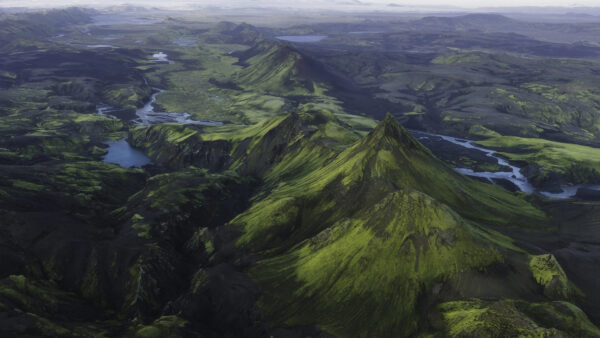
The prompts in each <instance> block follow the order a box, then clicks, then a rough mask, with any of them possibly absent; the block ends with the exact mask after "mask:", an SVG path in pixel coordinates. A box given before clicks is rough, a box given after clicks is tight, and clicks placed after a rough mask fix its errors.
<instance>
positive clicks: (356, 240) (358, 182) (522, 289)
mask: <svg viewBox="0 0 600 338" xmlns="http://www.w3.org/2000/svg"><path fill="white" fill-rule="evenodd" d="M289 161H291V158H285V157H284V158H283V160H282V163H287V162H289ZM281 181H283V183H280V184H279V186H277V187H276V188H275V189H272V190H270V191H269V195H268V196H267V197H265V198H264V199H262V200H260V201H257V202H256V203H254V204H253V205H252V206H251V207H250V208H249V209H248V210H247V211H245V212H244V213H242V214H240V215H239V216H237V217H236V218H234V219H233V220H232V221H231V222H230V224H231V226H232V227H233V228H234V229H237V231H238V232H239V233H240V237H239V238H238V239H237V246H238V247H240V248H242V249H244V250H247V251H249V252H251V253H254V254H256V255H258V256H259V257H261V258H262V259H261V260H259V261H258V263H257V264H256V265H255V266H254V267H251V268H250V276H251V277H252V278H253V279H254V280H255V281H257V282H258V284H259V286H260V287H261V289H262V291H263V295H262V296H261V298H260V300H259V303H258V304H259V307H260V308H261V309H262V311H264V313H265V314H266V316H267V318H270V321H271V325H273V326H275V327H278V326H284V327H305V326H314V325H316V326H317V327H318V328H320V329H322V330H324V331H325V332H327V333H330V334H333V335H335V336H347V335H356V336H370V335H376V336H390V335H395V334H398V332H403V334H402V335H406V336H409V335H411V334H414V333H416V332H419V331H421V332H423V331H424V330H425V331H426V330H427V327H428V325H433V326H434V327H435V326H436V325H434V324H431V323H430V324H425V323H426V322H427V321H428V319H426V318H423V317H422V316H421V315H420V313H440V311H441V312H443V311H444V310H443V309H439V308H436V305H437V304H439V303H443V302H445V301H450V300H453V299H456V298H455V297H457V296H458V297H460V298H462V297H465V296H466V297H475V298H479V297H481V298H488V297H491V298H500V299H502V298H504V297H510V298H524V299H537V298H538V296H536V293H537V292H538V291H536V289H538V286H536V282H535V279H534V278H533V277H532V274H533V272H531V270H530V268H529V267H528V265H527V262H528V261H529V258H528V256H527V254H525V253H524V252H523V251H522V250H521V249H518V248H516V247H515V246H514V245H512V244H511V241H510V240H509V239H508V238H506V237H504V236H503V235H501V234H499V233H497V232H495V231H493V230H491V228H489V227H487V226H481V225H478V224H477V223H475V222H473V220H477V221H479V222H481V224H489V225H491V224H496V225H498V224H501V223H502V222H500V223H498V221H499V220H500V219H503V217H502V216H500V215H506V213H508V212H509V210H510V212H512V215H513V216H514V217H512V218H510V219H511V221H512V222H513V223H512V224H507V223H504V224H502V225H503V226H529V227H533V229H535V227H536V224H537V226H538V227H540V226H542V225H541V224H542V223H543V222H545V216H544V215H543V214H542V213H541V212H539V211H536V209H535V207H534V206H532V205H530V204H529V203H527V202H526V201H524V200H523V199H521V198H517V197H515V196H513V195H510V194H508V193H505V192H504V191H501V190H498V191H495V190H493V189H491V190H490V189H489V188H490V187H489V186H488V185H482V184H481V183H478V182H474V181H470V180H469V179H466V178H464V177H461V176H460V175H457V174H456V173H454V172H453V170H452V169H450V168H448V167H446V166H445V165H443V164H442V163H441V162H440V161H439V160H437V159H435V158H434V157H433V156H432V155H431V153H430V152H429V151H428V150H427V149H426V148H424V147H423V146H422V145H420V144H419V143H418V142H417V141H415V140H414V139H413V138H412V137H411V136H410V135H409V134H408V133H407V132H406V131H405V130H404V129H403V128H402V127H401V126H400V125H399V124H398V123H397V122H395V121H394V120H393V118H391V117H390V116H388V117H386V119H385V120H384V121H383V122H381V123H380V125H379V126H378V127H377V128H376V129H375V130H373V131H372V132H371V133H370V134H369V135H368V136H367V137H365V138H364V139H362V140H360V141H358V142H357V143H355V144H354V145H352V146H350V147H349V148H348V149H346V150H344V151H343V152H341V153H339V154H338V155H337V156H335V157H334V158H332V159H330V160H328V161H326V163H325V165H323V166H322V167H321V168H319V169H316V170H313V171H312V172H309V173H308V174H306V175H301V176H300V177H295V178H293V179H283V180H281V179H280V180H279V182H281ZM467 205H469V207H466V206H467ZM451 207H453V208H456V209H455V210H453V209H451ZM505 208H506V209H505ZM472 210H477V212H476V213H474V212H472ZM498 216H500V217H498ZM533 229H532V230H533ZM537 230H540V228H537ZM543 269H549V268H543ZM499 271H503V273H502V274H499ZM509 271H510V272H509ZM544 271H547V270H544ZM550 274H552V273H550ZM501 275H502V277H500V276H501ZM561 276H562V277H560V278H562V280H563V281H565V280H566V276H564V273H563V275H561ZM499 278H500V279H509V280H512V283H514V285H512V286H511V285H506V284H503V282H502V281H501V280H500V279H499ZM483 280H486V285H479V286H478V287H476V288H475V289H470V288H469V286H467V285H478V283H481V282H482V281H483ZM471 283H473V284H471ZM512 283H511V284H512ZM545 283H547V282H545ZM561 283H562V282H561ZM564 283H566V282H564ZM515 285H518V287H516V288H515ZM544 285H545V284H544ZM561 285H563V287H562V289H561V290H570V288H571V286H570V284H561ZM475 290H476V291H475ZM573 292H575V291H573ZM573 292H571V291H561V292H559V294H563V295H567V294H568V295H572V294H574V293H573ZM575 293H576V292H575ZM459 295H460V296H459ZM569 297H570V296H569ZM556 299H565V300H570V298H568V297H566V298H565V297H564V296H563V297H557V298H556ZM476 304H479V303H476ZM506 306H512V305H506ZM540 306H541V307H544V308H546V307H551V306H552V305H551V304H543V305H540ZM548 311H550V309H549V310H548ZM578 311H579V314H582V312H581V310H578ZM567 317H568V316H567ZM498 320H502V321H506V320H507V319H506V318H501V316H498ZM536 320H537V321H539V318H536V319H531V321H532V322H534V323H535V322H536ZM567 321H568V320H567V319H561V323H564V322H567ZM452 325H453V324H452V323H449V322H446V324H445V325H441V328H442V330H444V329H447V330H450V331H451V330H453V328H452ZM519 325H520V324H519V323H513V324H511V325H510V329H511V330H514V331H515V332H516V331H518V330H519V329H520V326H519ZM540 327H543V325H542V324H540ZM437 329H440V325H439V324H438V327H437ZM523 329H527V330H529V329H530V328H528V327H523ZM540 330H541V329H540ZM450 331H448V332H450ZM542 331H543V330H542ZM506 332H509V331H506ZM527 332H530V333H532V334H533V333H535V332H538V331H536V329H530V330H529V331H527ZM590 332H592V331H590ZM590 332H587V333H590Z"/></svg>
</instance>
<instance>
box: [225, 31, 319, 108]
mask: <svg viewBox="0 0 600 338" xmlns="http://www.w3.org/2000/svg"><path fill="white" fill-rule="evenodd" d="M244 62H245V63H247V64H248V67H246V68H244V69H243V70H241V71H240V72H239V74H238V76H237V79H236V82H237V83H239V84H240V85H242V86H243V87H244V88H248V89H249V88H253V89H254V90H257V89H258V90H262V91H264V92H267V93H275V94H278V95H284V96H289V95H315V96H318V95H321V94H323V92H324V90H325V88H326V85H325V84H324V82H322V81H323V79H324V76H325V74H319V72H324V69H319V68H318V67H319V64H318V63H316V62H314V61H312V60H311V59H310V58H309V57H307V56H305V55H302V54H301V53H300V52H299V51H298V50H296V49H295V48H294V47H292V46H291V45H288V44H278V43H274V44H273V45H272V47H270V48H269V49H268V50H266V51H264V52H262V53H261V54H258V55H256V56H253V57H251V58H249V59H247V60H245V61H244Z"/></svg>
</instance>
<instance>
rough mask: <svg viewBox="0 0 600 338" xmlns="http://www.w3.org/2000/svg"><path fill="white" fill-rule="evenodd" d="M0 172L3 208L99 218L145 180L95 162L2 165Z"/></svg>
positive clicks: (134, 173) (136, 172)
mask: <svg viewBox="0 0 600 338" xmlns="http://www.w3.org/2000/svg"><path fill="white" fill-rule="evenodd" d="M0 172H1V173H2V178H0V187H1V188H2V190H3V191H5V192H6V194H3V195H2V196H1V197H0V198H1V199H2V202H3V204H4V206H5V208H10V209H15V210H29V211H33V212H34V211H39V210H46V211H47V210H56V209H57V208H58V209H65V210H70V211H71V212H73V213H75V214H80V216H82V217H93V216H96V217H100V219H103V218H104V217H105V216H106V215H107V213H108V212H109V210H111V209H112V208H115V207H116V206H118V205H119V204H120V203H123V202H124V201H126V200H127V197H129V195H131V194H132V193H134V192H135V191H137V190H138V189H140V187H141V186H142V185H143V184H144V181H145V177H144V176H145V175H144V174H143V173H142V171H141V170H139V169H137V170H131V169H124V168H121V167H119V166H116V165H113V164H107V163H103V162H96V161H91V162H72V163H67V164H60V163H53V164H48V163H45V164H39V165H32V166H18V165H2V166H0ZM8 177H11V179H8Z"/></svg>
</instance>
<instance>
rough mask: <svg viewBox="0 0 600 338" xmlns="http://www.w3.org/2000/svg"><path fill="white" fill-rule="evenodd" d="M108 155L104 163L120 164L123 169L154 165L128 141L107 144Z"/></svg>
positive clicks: (121, 140) (105, 156)
mask: <svg viewBox="0 0 600 338" xmlns="http://www.w3.org/2000/svg"><path fill="white" fill-rule="evenodd" d="M105 144H107V145H108V149H107V151H108V153H107V154H106V155H104V159H103V161H104V162H107V163H114V164H118V165H120V166H121V167H123V168H130V167H138V168H139V167H142V166H144V165H146V164H150V163H152V161H150V159H149V158H148V157H147V156H146V155H144V153H142V152H141V151H140V150H138V149H135V148H133V147H132V146H130V145H129V143H127V140H125V139H124V138H123V139H120V140H118V141H109V142H105Z"/></svg>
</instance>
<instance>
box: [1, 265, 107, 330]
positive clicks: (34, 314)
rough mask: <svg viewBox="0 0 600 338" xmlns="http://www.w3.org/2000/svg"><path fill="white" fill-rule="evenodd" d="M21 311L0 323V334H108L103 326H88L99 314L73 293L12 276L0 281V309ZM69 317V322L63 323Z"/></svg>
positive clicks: (40, 282) (54, 284)
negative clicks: (0, 324)
mask: <svg viewBox="0 0 600 338" xmlns="http://www.w3.org/2000/svg"><path fill="white" fill-rule="evenodd" d="M15 308H18V309H20V312H18V313H17V314H15V315H13V316H6V317H4V318H3V319H2V320H0V321H1V323H2V326H1V328H0V334H3V335H13V334H14V332H17V331H19V332H21V333H22V334H24V335H30V336H40V335H48V334H51V335H55V336H61V337H76V336H99V337H102V336H104V335H105V334H109V332H110V331H109V330H107V329H105V328H104V327H103V326H104V325H103V324H102V323H98V324H91V322H92V321H94V320H97V319H99V317H100V316H101V314H100V313H99V312H98V311H95V310H94V309H91V308H89V306H88V304H86V302H85V301H84V300H82V299H81V298H80V297H78V296H77V295H76V294H75V293H70V292H65V291H62V290H60V289H59V287H58V285H57V284H56V283H52V282H47V281H36V280H32V279H29V278H27V277H25V276H23V275H11V276H9V277H8V278H5V279H3V280H1V281H0V309H1V310H2V311H3V312H4V311H7V310H12V309H15ZM65 316H68V318H69V321H68V323H66V322H65V320H64V319H65Z"/></svg>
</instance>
